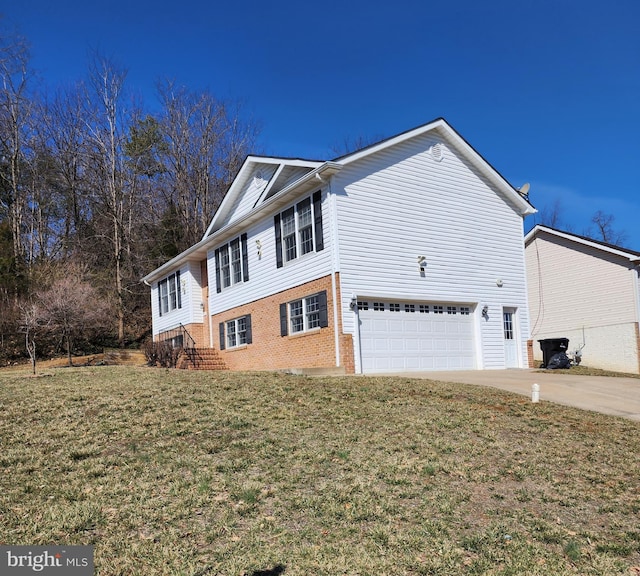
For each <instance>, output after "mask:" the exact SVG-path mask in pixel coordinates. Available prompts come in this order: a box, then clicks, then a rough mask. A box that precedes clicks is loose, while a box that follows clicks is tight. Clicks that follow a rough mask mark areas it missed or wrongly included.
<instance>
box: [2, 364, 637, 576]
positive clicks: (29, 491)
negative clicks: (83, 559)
mask: <svg viewBox="0 0 640 576" xmlns="http://www.w3.org/2000/svg"><path fill="white" fill-rule="evenodd" d="M0 442H1V444H0V445H1V446H2V451H1V453H0V518H1V521H0V542H1V543H5V544H69V545H70V544H94V545H95V549H96V554H95V561H96V574H97V575H102V576H106V575H109V576H114V575H123V576H124V575H127V576H131V575H145V576H152V575H159V576H160V575H162V576H168V575H178V574H180V575H185V576H196V575H230V576H231V575H234V576H241V575H245V574H246V575H251V574H254V573H256V574H261V573H262V574H269V573H271V574H279V573H281V574H284V576H294V575H305V576H306V575H327V576H334V575H342V574H345V575H356V574H357V575H361V576H362V575H371V576H374V575H375V576H380V575H451V576H454V575H455V576H458V575H460V574H491V575H505V576H506V575H525V574H526V575H544V576H548V575H561V574H567V575H569V574H571V575H575V574H581V575H582V574H584V575H587V574H588V575H594V576H602V575H607V576H612V575H617V574H619V575H625V576H629V575H630V574H635V573H636V571H635V568H636V567H638V566H640V523H639V521H638V517H639V514H640V464H639V458H638V454H640V424H639V423H637V422H632V421H626V420H623V419H618V418H614V417H609V416H604V415H598V414H594V413H591V412H581V411H579V410H574V409H570V408H565V407H561V406H556V405H552V404H549V403H545V402H542V403H540V404H531V403H530V402H529V401H528V399H527V398H524V397H521V396H516V395H511V394H508V393H505V392H501V391H498V390H493V389H488V388H476V387H472V386H465V385H460V384H446V383H442V382H432V381H427V380H408V379H403V378H364V377H343V378H306V377H302V376H290V375H282V374H271V373H255V374H253V373H211V372H210V373H205V372H188V371H176V370H164V369H151V368H132V367H93V368H68V369H63V368H61V369H51V370H49V372H48V375H44V376H42V377H39V378H32V377H28V376H27V375H26V373H18V372H8V371H0ZM261 571H263V572H261ZM264 571H266V572H264ZM638 572H640V569H638Z"/></svg>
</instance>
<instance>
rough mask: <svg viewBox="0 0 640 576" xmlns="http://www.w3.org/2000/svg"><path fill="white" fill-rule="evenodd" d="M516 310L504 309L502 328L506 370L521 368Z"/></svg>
mask: <svg viewBox="0 0 640 576" xmlns="http://www.w3.org/2000/svg"><path fill="white" fill-rule="evenodd" d="M515 321H516V310H515V308H503V310H502V326H503V330H504V363H505V367H506V368H519V367H520V363H519V361H518V339H517V337H516V336H517V335H516V325H515Z"/></svg>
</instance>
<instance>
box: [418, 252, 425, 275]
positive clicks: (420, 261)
mask: <svg viewBox="0 0 640 576" xmlns="http://www.w3.org/2000/svg"><path fill="white" fill-rule="evenodd" d="M426 267H427V258H426V257H425V256H418V268H420V272H424V269H425V268H426Z"/></svg>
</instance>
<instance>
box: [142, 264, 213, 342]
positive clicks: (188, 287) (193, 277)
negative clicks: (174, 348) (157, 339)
mask: <svg viewBox="0 0 640 576" xmlns="http://www.w3.org/2000/svg"><path fill="white" fill-rule="evenodd" d="M179 270H180V284H181V300H182V308H179V309H177V310H172V311H171V312H168V313H166V314H163V315H162V316H160V315H159V314H158V282H154V283H153V285H152V287H151V312H152V317H153V335H154V336H156V335H158V334H160V333H162V332H166V331H167V330H172V329H174V328H177V327H178V326H180V324H183V325H184V326H186V325H187V324H195V323H201V322H202V321H203V314H202V306H201V305H200V304H201V302H202V288H201V285H200V263H199V262H185V263H184V264H183V265H182V266H181V267H180V268H179ZM173 272H175V270H174V271H173ZM173 272H172V273H173ZM169 275H170V274H167V275H166V276H165V277H164V278H166V277H167V276H169ZM164 278H161V279H160V280H164Z"/></svg>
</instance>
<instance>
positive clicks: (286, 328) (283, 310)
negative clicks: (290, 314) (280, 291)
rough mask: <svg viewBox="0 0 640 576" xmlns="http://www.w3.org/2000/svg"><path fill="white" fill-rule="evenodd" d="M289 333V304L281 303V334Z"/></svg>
mask: <svg viewBox="0 0 640 576" xmlns="http://www.w3.org/2000/svg"><path fill="white" fill-rule="evenodd" d="M288 333H289V322H288V318H287V305H286V304H280V336H286V335H287V334H288Z"/></svg>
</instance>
